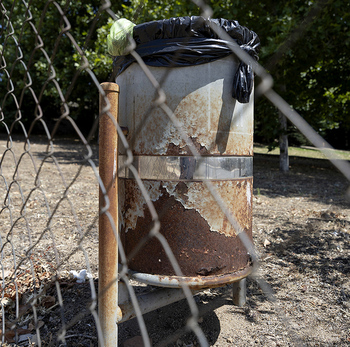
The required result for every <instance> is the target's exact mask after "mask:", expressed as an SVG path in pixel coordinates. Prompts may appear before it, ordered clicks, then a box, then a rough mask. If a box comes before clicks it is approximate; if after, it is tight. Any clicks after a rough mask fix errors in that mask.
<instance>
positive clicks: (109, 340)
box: [98, 83, 119, 347]
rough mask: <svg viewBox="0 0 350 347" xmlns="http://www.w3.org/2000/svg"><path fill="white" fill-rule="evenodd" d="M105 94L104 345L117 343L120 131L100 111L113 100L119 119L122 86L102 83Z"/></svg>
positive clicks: (101, 302)
mask: <svg viewBox="0 0 350 347" xmlns="http://www.w3.org/2000/svg"><path fill="white" fill-rule="evenodd" d="M101 87H102V88H103V90H104V92H105V94H106V97H103V96H102V95H100V129H99V174H100V177H101V180H102V182H103V184H104V187H105V188H106V190H107V196H108V199H109V207H108V210H107V211H106V212H108V213H109V215H110V217H109V216H108V215H107V213H102V214H100V218H99V290H98V292H99V300H98V315H99V320H100V324H101V329H102V333H103V338H104V345H103V346H105V347H111V346H113V347H115V346H117V344H118V325H117V312H118V281H117V280H116V279H117V276H118V240H117V239H116V235H115V231H116V232H118V179H117V177H116V173H117V169H118V161H117V160H118V134H117V129H116V127H115V125H114V124H113V121H112V120H111V118H110V117H109V115H108V114H107V113H103V114H102V113H101V112H102V110H103V109H104V108H105V107H106V106H107V103H106V99H107V100H108V101H109V103H110V109H109V113H110V114H111V115H112V117H113V118H114V119H115V120H116V121H117V120H118V100H119V86H118V85H117V84H115V83H102V84H101ZM99 206H100V207H99V208H100V213H101V210H102V209H103V208H105V207H106V199H105V195H104V194H102V191H101V189H100V192H99ZM100 346H101V343H100Z"/></svg>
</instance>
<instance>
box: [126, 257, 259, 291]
mask: <svg viewBox="0 0 350 347" xmlns="http://www.w3.org/2000/svg"><path fill="white" fill-rule="evenodd" d="M252 271H253V266H252V263H248V264H247V266H246V267H245V268H243V269H242V270H239V271H236V272H233V273H230V274H225V275H221V276H218V275H216V276H196V277H188V276H164V275H151V274H146V273H142V272H136V271H131V270H129V272H128V275H129V276H130V277H131V278H132V279H134V280H137V281H139V282H141V283H145V284H148V285H152V286H158V287H167V288H181V287H182V286H183V285H187V286H188V287H189V288H190V289H193V290H197V289H204V288H215V287H222V286H224V285H226V284H230V283H234V282H238V281H240V280H242V279H244V278H246V277H247V276H249V275H250V274H251V273H252Z"/></svg>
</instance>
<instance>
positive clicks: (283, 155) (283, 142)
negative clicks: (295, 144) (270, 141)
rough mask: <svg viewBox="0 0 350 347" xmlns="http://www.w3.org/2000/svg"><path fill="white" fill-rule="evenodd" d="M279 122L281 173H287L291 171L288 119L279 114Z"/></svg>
mask: <svg viewBox="0 0 350 347" xmlns="http://www.w3.org/2000/svg"><path fill="white" fill-rule="evenodd" d="M279 121H280V131H281V134H280V138H279V145H280V171H282V172H287V171H289V155H288V135H287V133H286V132H287V118H286V116H285V115H284V114H283V113H282V112H279Z"/></svg>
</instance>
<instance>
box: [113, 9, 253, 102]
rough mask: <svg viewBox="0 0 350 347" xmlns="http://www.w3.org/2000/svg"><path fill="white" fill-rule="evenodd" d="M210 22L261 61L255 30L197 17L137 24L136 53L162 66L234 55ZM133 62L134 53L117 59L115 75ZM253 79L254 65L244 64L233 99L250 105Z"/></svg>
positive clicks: (231, 22)
mask: <svg viewBox="0 0 350 347" xmlns="http://www.w3.org/2000/svg"><path fill="white" fill-rule="evenodd" d="M210 22H213V23H215V24H217V25H218V26H220V27H221V28H222V29H224V30H225V31H226V32H227V33H228V34H229V35H230V37H231V38H232V39H233V40H234V41H235V42H236V43H237V44H238V45H239V46H240V47H241V49H243V50H245V51H246V52H247V53H248V54H249V55H251V56H252V57H253V58H254V59H255V60H258V53H259V49H260V40H259V37H258V36H257V34H256V33H255V32H254V31H250V30H249V29H247V28H246V27H243V26H241V25H239V23H238V22H237V21H234V20H227V19H222V18H221V19H209V20H208V19H204V18H203V17H198V16H192V17H177V18H170V19H165V20H158V21H153V22H148V23H143V24H139V25H136V26H135V27H134V31H133V38H134V40H135V42H136V45H137V46H136V49H135V51H136V52H137V53H138V54H139V55H140V56H141V58H142V59H143V61H144V62H145V63H146V64H147V65H150V66H161V67H181V66H191V65H199V64H205V63H209V62H212V61H215V60H217V59H222V58H224V57H226V56H228V55H230V54H233V52H232V50H231V49H230V48H229V46H228V42H227V41H226V40H222V39H220V38H219V37H218V35H217V34H216V33H215V32H214V31H213V30H212V29H211V27H210ZM133 62H135V58H134V57H133V56H132V55H131V54H129V55H124V56H118V57H115V59H114V63H113V65H114V76H118V75H119V74H121V73H122V72H123V71H124V70H125V69H126V68H127V67H128V66H130V65H131V64H132V63H133ZM253 78H254V75H253V71H252V68H251V66H247V64H245V63H244V62H241V63H240V66H239V68H238V70H237V71H236V72H235V76H234V81H233V89H232V97H234V98H235V99H237V100H238V101H239V102H241V103H247V102H249V97H250V93H251V91H252V88H253Z"/></svg>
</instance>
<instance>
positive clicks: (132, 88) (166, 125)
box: [117, 57, 253, 156]
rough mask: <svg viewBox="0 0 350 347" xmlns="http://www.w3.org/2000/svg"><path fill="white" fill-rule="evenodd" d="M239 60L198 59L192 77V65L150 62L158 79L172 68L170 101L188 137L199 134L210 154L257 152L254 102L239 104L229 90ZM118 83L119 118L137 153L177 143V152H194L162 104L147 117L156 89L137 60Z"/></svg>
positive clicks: (164, 149)
mask: <svg viewBox="0 0 350 347" xmlns="http://www.w3.org/2000/svg"><path fill="white" fill-rule="evenodd" d="M238 65H239V63H238V62H237V61H236V60H234V58H233V57H229V58H225V59H220V60H219V61H217V62H212V63H210V64H203V65H198V66H196V67H195V71H196V74H195V76H194V77H195V78H192V79H191V80H190V81H189V78H190V77H189V76H191V75H192V76H193V73H194V72H193V71H194V67H192V66H191V67H181V68H173V69H171V70H170V71H169V70H168V71H167V70H166V69H162V68H152V67H150V69H151V71H152V73H153V74H154V76H155V78H156V79H158V80H160V79H161V78H162V74H163V73H165V72H167V73H169V76H168V78H167V79H166V81H165V82H164V84H163V85H162V87H163V90H164V91H165V92H166V103H167V105H168V107H169V108H170V109H171V110H172V111H173V112H174V115H175V116H176V117H177V119H178V120H179V122H180V123H181V124H182V128H183V130H184V132H185V133H186V134H187V135H188V137H189V138H191V139H196V142H197V143H198V144H199V145H200V146H201V147H202V148H205V150H206V151H207V153H208V154H212V155H242V156H243V155H252V154H253V144H252V136H253V103H248V104H240V103H239V102H237V101H236V100H235V99H233V98H232V96H231V89H232V83H233V75H234V73H233V71H235V69H237V67H238ZM228 71H230V73H228ZM231 72H232V73H231ZM136 79H137V81H136ZM136 82H137V83H136ZM117 83H118V84H119V85H120V86H121V88H120V110H121V112H120V118H121V120H120V121H121V124H122V125H123V126H127V127H128V129H129V132H130V133H129V137H130V138H134V142H133V147H132V150H133V153H134V154H135V155H154V154H157V155H166V154H167V152H168V151H169V149H171V148H172V147H174V146H175V147H178V150H179V155H191V154H192V153H191V152H190V151H189V149H188V148H187V146H186V143H185V141H184V140H183V139H182V138H181V135H180V133H179V131H178V130H177V129H176V127H175V125H174V124H173V123H172V122H171V121H170V119H169V117H168V116H167V114H166V113H165V112H164V111H163V110H162V109H161V108H155V109H153V110H152V111H151V113H150V114H148V115H147V120H146V119H145V115H146V112H147V111H148V110H149V109H150V107H151V105H152V100H153V98H154V89H153V87H152V85H151V84H150V81H149V80H148V79H147V77H146V76H145V75H144V73H143V72H142V71H141V70H140V67H139V66H138V65H137V64H132V65H131V66H130V67H129V68H128V69H127V70H126V71H125V72H123V73H122V74H121V75H120V76H119V77H118V79H117ZM167 91H171V92H167ZM140 125H141V128H139V126H140Z"/></svg>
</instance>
